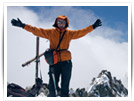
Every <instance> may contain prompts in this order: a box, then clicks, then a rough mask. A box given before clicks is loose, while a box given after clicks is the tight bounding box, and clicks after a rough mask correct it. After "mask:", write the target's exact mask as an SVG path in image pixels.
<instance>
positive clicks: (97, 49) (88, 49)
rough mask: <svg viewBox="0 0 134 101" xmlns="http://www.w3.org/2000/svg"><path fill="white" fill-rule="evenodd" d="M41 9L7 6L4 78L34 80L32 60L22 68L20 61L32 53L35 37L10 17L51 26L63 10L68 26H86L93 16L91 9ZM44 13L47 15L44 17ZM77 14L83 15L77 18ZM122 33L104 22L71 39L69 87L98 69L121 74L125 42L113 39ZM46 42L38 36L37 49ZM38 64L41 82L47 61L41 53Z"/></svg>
mask: <svg viewBox="0 0 134 101" xmlns="http://www.w3.org/2000/svg"><path fill="white" fill-rule="evenodd" d="M43 10H44V9H43ZM43 10H42V12H43ZM44 12H45V13H42V14H41V15H37V14H36V13H34V12H33V11H31V10H29V9H27V8H25V7H10V8H8V17H7V28H8V31H7V32H8V33H7V49H8V51H7V52H8V53H7V56H8V57H7V62H8V65H7V66H8V67H7V75H8V78H7V80H8V82H15V83H18V84H20V85H21V86H23V87H25V86H27V85H32V84H34V77H35V63H31V65H29V66H28V67H25V68H22V67H21V64H22V63H24V62H26V61H27V60H29V59H31V58H32V57H34V56H35V51H36V37H35V36H33V35H32V34H31V33H29V32H26V31H25V30H23V29H21V28H16V27H13V26H11V23H10V20H11V19H12V18H16V17H19V18H20V19H21V20H22V21H23V22H25V23H28V24H31V25H34V26H37V27H44V28H51V27H52V24H53V23H54V20H55V17H57V16H58V15H61V14H62V13H63V14H65V15H67V16H68V17H69V20H70V29H77V28H82V27H83V26H84V27H86V26H88V25H89V24H91V23H93V20H95V19H96V18H97V17H96V16H95V14H94V13H93V12H92V11H84V10H80V9H76V8H72V7H66V8H64V7H62V9H61V8H60V9H59V8H56V7H55V8H54V9H50V10H49V9H48V10H46V11H45V10H44ZM43 14H44V16H43ZM45 15H47V16H46V17H45ZM49 16H50V17H49ZM43 17H44V20H43ZM76 18H77V19H76ZM81 18H83V19H82V20H81ZM41 19H42V20H41ZM47 20H48V21H47ZM88 21H89V22H88ZM84 27H83V28H84ZM122 34H123V32H121V31H117V30H115V29H112V28H109V27H108V26H107V27H102V28H97V29H96V30H94V31H93V32H91V33H90V34H89V35H87V36H85V37H83V38H81V39H78V40H73V41H71V44H70V48H69V49H70V50H71V52H72V58H73V59H72V61H73V70H72V78H71V82H70V87H73V88H77V87H87V86H88V85H89V83H91V79H92V78H93V77H96V76H97V75H98V73H99V72H100V71H101V70H102V69H107V70H109V71H111V73H112V74H113V75H114V76H117V78H118V79H122V78H123V77H124V75H125V74H126V72H127V68H128V43H119V42H117V40H121V35H122ZM48 46H49V42H46V39H45V40H44V39H42V38H41V39H40V53H41V52H43V51H44V50H45V49H46V48H48ZM40 67H41V70H42V74H43V80H44V82H48V79H49V78H48V74H47V73H48V65H47V64H46V62H44V58H43V57H42V58H41V63H40Z"/></svg>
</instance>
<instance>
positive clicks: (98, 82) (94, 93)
mask: <svg viewBox="0 0 134 101" xmlns="http://www.w3.org/2000/svg"><path fill="white" fill-rule="evenodd" d="M127 95H128V91H127V89H126V88H125V87H124V85H123V84H122V82H121V80H117V79H116V77H113V78H112V75H111V73H110V72H109V71H107V70H103V71H102V72H101V73H100V74H99V75H98V77H97V78H94V79H93V80H92V83H91V85H90V88H89V90H88V96H90V97H117V96H118V97H125V96H127Z"/></svg>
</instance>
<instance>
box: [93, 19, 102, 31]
mask: <svg viewBox="0 0 134 101" xmlns="http://www.w3.org/2000/svg"><path fill="white" fill-rule="evenodd" d="M92 26H93V29H95V28H96V27H99V26H102V23H101V20H100V19H97V20H96V22H95V23H94V24H93V25H92Z"/></svg>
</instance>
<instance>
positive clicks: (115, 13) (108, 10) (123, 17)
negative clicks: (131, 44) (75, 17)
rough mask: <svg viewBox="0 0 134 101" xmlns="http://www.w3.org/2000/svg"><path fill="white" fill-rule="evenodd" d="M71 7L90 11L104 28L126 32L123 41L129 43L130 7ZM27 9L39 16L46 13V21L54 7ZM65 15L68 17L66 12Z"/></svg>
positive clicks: (29, 7) (30, 7)
mask: <svg viewBox="0 0 134 101" xmlns="http://www.w3.org/2000/svg"><path fill="white" fill-rule="evenodd" d="M64 7H65V6H63V7H62V6H55V8H59V9H58V10H60V8H64ZM70 7H72V8H76V9H80V10H84V11H87V12H88V11H90V12H92V13H93V14H94V15H95V16H97V17H98V18H101V19H102V21H103V26H109V27H111V28H114V29H116V30H121V31H122V32H124V34H123V35H122V36H121V37H122V39H123V41H126V42H127V41H128V33H127V32H128V7H127V6H70ZM27 8H28V9H30V10H32V11H34V12H35V13H37V14H39V15H42V12H43V11H44V19H45V17H50V16H49V13H46V14H47V15H46V14H45V12H47V10H50V9H53V8H54V6H27ZM67 8H68V7H67ZM61 10H62V9H61ZM70 11H71V10H70ZM58 12H59V11H58ZM50 13H51V12H50ZM64 13H65V15H66V12H64ZM70 13H71V12H70ZM68 16H69V15H68ZM50 18H51V17H50ZM41 20H43V19H41ZM81 20H82V19H81ZM76 28H77V26H76ZM78 28H79V27H78Z"/></svg>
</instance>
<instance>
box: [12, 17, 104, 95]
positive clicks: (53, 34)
mask: <svg viewBox="0 0 134 101" xmlns="http://www.w3.org/2000/svg"><path fill="white" fill-rule="evenodd" d="M11 23H12V25H13V26H17V27H21V28H23V29H25V30H27V31H29V32H32V33H33V34H34V35H35V36H38V37H42V38H46V39H48V40H49V41H50V49H51V50H56V54H57V60H56V61H57V62H56V63H54V64H53V65H49V91H50V93H49V95H48V96H49V97H55V96H56V93H55V88H56V90H57V91H60V92H61V94H60V96H61V97H69V94H68V93H69V83H70V79H71V72H72V61H71V59H72V57H71V52H70V51H69V50H68V48H69V44H70V41H71V40H73V39H78V38H81V37H83V36H85V35H86V34H88V33H89V32H91V31H93V30H94V29H95V28H96V27H98V26H101V25H102V24H101V20H100V19H97V20H96V22H95V23H94V24H92V25H89V26H88V27H86V28H83V29H80V30H68V29H67V28H68V27H69V20H68V18H67V17H66V16H65V15H60V16H58V17H57V18H56V20H55V22H54V25H53V27H54V28H51V29H44V28H37V27H33V26H31V25H28V24H25V23H23V22H21V20H20V19H17V20H16V19H12V20H11ZM52 73H54V76H55V84H54V80H53V76H52ZM60 76H61V89H60V88H59V86H58V83H59V79H60ZM55 86H56V87H55Z"/></svg>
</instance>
